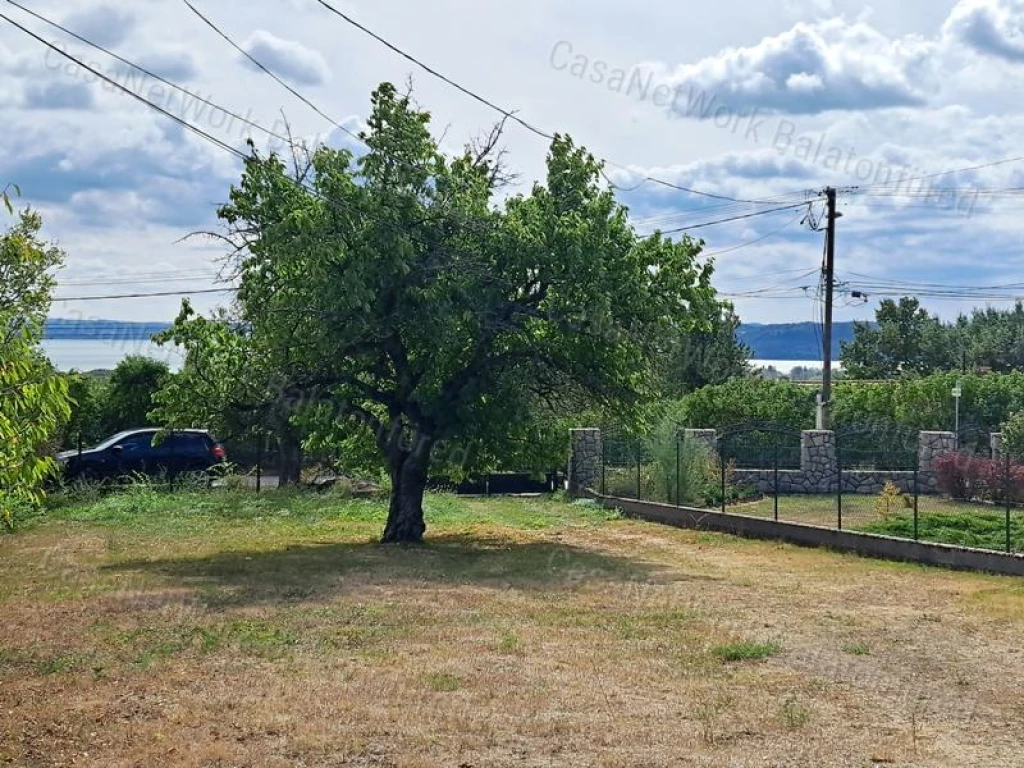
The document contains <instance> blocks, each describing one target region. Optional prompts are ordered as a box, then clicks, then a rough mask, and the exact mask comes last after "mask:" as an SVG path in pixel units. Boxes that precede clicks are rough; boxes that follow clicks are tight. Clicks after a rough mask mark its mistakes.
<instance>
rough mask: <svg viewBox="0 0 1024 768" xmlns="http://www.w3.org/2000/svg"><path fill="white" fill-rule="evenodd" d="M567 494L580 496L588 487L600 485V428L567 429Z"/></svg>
mask: <svg viewBox="0 0 1024 768" xmlns="http://www.w3.org/2000/svg"><path fill="white" fill-rule="evenodd" d="M569 445H570V449H571V451H572V453H571V455H570V456H569V496H571V497H573V498H575V497H578V496H582V495H583V493H584V491H587V490H588V489H591V490H593V489H599V488H600V487H601V468H602V463H603V462H604V452H603V450H602V447H601V430H600V429H572V430H569Z"/></svg>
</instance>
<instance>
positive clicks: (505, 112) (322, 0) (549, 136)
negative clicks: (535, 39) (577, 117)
mask: <svg viewBox="0 0 1024 768" xmlns="http://www.w3.org/2000/svg"><path fill="white" fill-rule="evenodd" d="M183 2H185V3H188V2H189V0H183ZM317 2H318V3H319V4H320V5H322V6H323V7H324V8H326V9H327V10H328V11H330V12H331V13H333V14H334V15H335V16H337V17H338V18H340V19H342V20H343V21H344V22H346V23H347V24H350V25H351V26H353V27H355V28H356V29H358V30H359V31H360V32H362V33H363V34H365V35H369V36H370V37H372V38H373V39H374V40H376V41H377V42H378V43H380V44H381V45H383V46H385V47H386V48H387V49H388V50H390V51H392V52H393V53H396V54H397V55H399V56H401V57H402V58H403V59H406V60H407V61H409V62H411V63H412V64H415V65H416V66H417V67H419V68H420V69H422V70H423V71H424V72H426V73H428V74H429V75H432V76H433V77H436V78H437V79H439V80H441V81H442V82H444V83H446V84H448V85H449V86H451V87H452V88H455V89H456V90H458V91H459V92H460V93H463V94H465V95H466V96H468V97H469V98H471V99H473V100H474V101H477V102H479V103H480V104H483V105H485V106H486V107H488V108H490V109H492V110H494V111H495V112H497V113H499V114H500V115H502V116H504V117H505V118H506V119H507V120H512V121H513V122H515V123H518V124H519V125H520V126H522V127H523V128H525V129H526V130H528V131H530V132H531V133H533V134H534V135H536V136H540V137H541V138H543V139H546V140H548V141H551V140H553V139H554V138H555V134H553V133H550V132H548V131H545V130H541V129H540V128H538V127H536V126H535V125H532V124H531V123H529V122H527V121H526V120H524V119H523V118H521V117H519V116H518V115H517V114H516V113H515V112H514V111H512V110H509V109H505V108H504V107H501V106H498V105H497V104H495V103H494V102H493V101H491V100H490V99H487V98H486V97H484V96H481V95H480V94H479V93H476V92H475V91H473V90H471V89H469V88H467V87H465V86H464V85H461V84H460V83H458V82H456V81H455V80H452V79H451V78H450V77H448V76H447V75H445V74H443V73H441V72H439V71H438V70H437V69H435V68H433V67H431V66H430V65H428V64H426V63H424V62H423V61H422V60H420V59H419V58H417V57H416V56H413V55H412V54H411V53H408V52H406V51H404V50H403V49H402V48H400V47H399V46H397V45H395V44H394V43H392V42H390V41H389V40H387V39H385V38H384V37H382V36H381V35H379V34H377V33H376V32H374V31H373V30H372V29H370V28H369V27H367V26H366V25H365V24H361V23H360V22H358V21H356V20H355V19H354V18H352V17H351V16H349V15H348V14H346V13H343V12H342V11H340V10H338V9H337V8H336V7H334V6H333V5H331V4H330V3H328V2H326V0H317ZM605 163H607V164H608V165H610V166H612V167H613V168H618V169H619V170H623V171H626V172H627V173H634V171H632V170H631V169H630V168H629V167H627V166H625V165H621V164H619V163H614V162H612V161H610V160H607V159H606V160H605ZM605 180H606V181H608V183H609V184H611V185H612V187H613V188H615V189H617V190H619V191H623V192H629V191H634V190H636V189H639V188H640V187H641V186H643V185H644V184H645V183H648V182H649V183H652V184H658V185H661V186H664V187H668V188H670V189H675V190H677V191H680V192H686V193H689V194H693V195H700V196H702V197H708V198H711V199H714V200H727V201H730V202H737V203H750V204H754V205H770V204H771V203H770V202H768V201H763V200H742V199H738V198H735V197H729V196H728V195H718V194H715V193H713V192H704V191H701V190H699V189H692V188H690V187H684V186H682V185H680V184H673V183H672V182H669V181H665V180H664V179H659V178H655V177H654V176H650V175H645V176H644V177H643V179H642V181H641V182H640V184H638V185H636V186H635V187H633V188H632V189H629V190H624V189H622V188H621V187H619V186H618V185H617V184H615V182H613V181H612V180H611V179H609V178H608V177H607V176H605Z"/></svg>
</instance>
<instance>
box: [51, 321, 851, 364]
mask: <svg viewBox="0 0 1024 768" xmlns="http://www.w3.org/2000/svg"><path fill="white" fill-rule="evenodd" d="M170 327H171V324H170V323H166V322H165V323H161V322H144V323H143V322H123V321H120V320H76V319H71V318H50V319H49V320H47V321H46V330H45V333H44V337H43V338H44V339H46V340H47V341H105V342H113V343H125V344H130V343H143V342H149V341H150V340H151V339H152V337H153V335H154V334H157V333H162V332H163V331H166V330H167V329H168V328H170ZM819 333H820V330H819V329H818V327H817V326H816V325H815V324H814V323H778V324H764V323H750V324H745V325H741V326H740V329H739V333H738V336H739V340H740V341H741V342H743V343H744V344H746V345H747V346H748V347H749V348H750V351H751V355H750V356H751V358H752V359H753V360H768V361H772V362H792V363H796V364H798V365H800V364H805V363H806V361H809V360H815V359H820V358H821V341H820V336H819V335H818V334H819ZM852 339H853V323H836V325H835V338H834V340H833V341H834V347H833V353H834V355H835V357H836V358H838V356H839V349H840V345H841V344H842V343H843V342H847V341H850V340H852Z"/></svg>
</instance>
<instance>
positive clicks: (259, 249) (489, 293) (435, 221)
mask: <svg viewBox="0 0 1024 768" xmlns="http://www.w3.org/2000/svg"><path fill="white" fill-rule="evenodd" d="M363 138H364V139H365V141H366V144H367V146H368V148H369V150H368V152H367V153H366V154H365V155H363V156H361V157H359V158H355V157H354V156H353V155H352V154H351V153H350V152H348V151H345V150H337V149H332V148H328V147H319V148H318V149H317V150H316V151H315V152H313V153H311V154H310V155H309V156H308V162H306V161H302V160H301V159H300V160H299V161H298V162H293V163H291V164H286V163H285V162H283V161H282V160H281V159H279V158H278V157H275V156H269V157H263V156H257V155H254V156H253V157H252V158H251V159H250V160H249V161H248V163H247V165H246V168H245V172H244V175H243V177H242V180H241V182H240V184H239V185H238V186H237V187H236V188H235V189H234V190H233V191H232V194H231V201H230V203H228V204H227V205H225V206H223V207H222V209H221V210H220V216H221V218H222V219H223V220H224V221H225V222H226V224H227V230H228V231H227V233H226V236H227V237H228V238H229V239H231V240H232V242H233V243H234V246H235V248H236V251H235V253H236V255H235V258H234V266H235V268H236V270H237V274H238V276H239V277H240V279H241V289H240V291H239V293H238V298H237V315H238V316H237V320H238V323H239V324H240V325H241V326H243V327H244V328H245V333H246V334H247V335H248V337H249V343H250V344H251V345H252V346H253V348H255V349H257V350H260V351H261V352H260V356H261V358H263V359H268V360H269V359H271V351H273V353H274V354H273V367H274V368H275V370H276V372H277V375H276V377H275V385H276V386H277V387H278V388H279V394H280V395H281V397H279V399H280V400H281V401H283V402H289V403H293V404H296V403H298V404H299V405H298V406H297V407H301V408H314V407H315V408H317V409H319V410H320V411H321V415H320V419H321V420H322V419H323V418H324V417H323V414H322V410H323V409H324V408H327V409H329V412H330V415H329V418H330V420H332V421H333V422H334V423H337V424H349V425H350V424H353V423H355V424H358V425H360V426H361V428H363V429H366V430H369V433H370V434H371V435H372V439H373V441H374V445H375V446H376V449H377V450H378V451H379V454H380V456H381V457H382V459H383V461H384V462H385V463H386V465H387V467H388V471H389V474H390V478H391V503H390V510H389V514H388V520H387V525H386V528H385V531H384V536H383V538H384V541H387V542H415V541H419V540H420V539H421V538H422V536H423V533H424V530H425V522H424V516H423V492H424V488H425V484H426V481H427V473H428V469H429V467H430V465H431V462H432V461H434V462H438V461H445V460H450V459H451V458H452V456H451V455H450V453H449V452H448V451H446V450H439V447H443V446H457V445H465V444H467V443H471V442H473V441H478V442H485V443H492V444H493V443H494V442H498V441H502V440H508V439H514V438H515V437H516V436H517V435H519V434H520V433H521V431H522V430H523V428H524V425H529V424H530V423H531V414H532V410H533V409H534V408H535V405H536V403H537V400H538V398H542V399H543V398H546V399H547V400H548V401H549V402H552V403H558V402H561V401H566V400H574V401H580V400H585V401H587V402H596V403H601V404H605V405H611V406H613V407H615V408H617V409H618V411H619V413H621V414H622V415H623V416H624V417H626V418H628V414H629V413H630V412H631V410H633V409H636V408H637V407H639V406H640V404H641V403H642V402H643V401H644V399H645V397H646V396H647V395H648V394H649V392H650V391H651V387H652V385H654V384H656V381H655V380H654V378H653V377H652V366H651V365H650V360H651V358H652V356H653V355H654V354H655V353H657V352H658V351H659V340H661V339H663V338H664V337H665V334H666V332H668V331H672V332H675V333H680V334H681V333H685V332H687V331H688V330H689V329H692V328H695V327H697V326H700V327H701V328H705V327H707V326H708V323H709V319H710V317H711V316H712V315H713V313H714V312H715V311H717V309H718V304H717V302H716V301H715V299H714V292H713V290H712V288H711V287H710V277H711V268H710V266H709V265H705V264H701V263H699V262H698V259H697V255H698V252H699V250H700V249H699V246H698V245H697V244H696V243H694V242H693V241H691V240H689V239H687V238H684V239H683V240H681V241H679V242H673V241H671V240H668V239H666V238H663V237H661V236H659V235H655V236H652V237H648V238H641V237H639V236H638V235H637V234H636V233H635V232H634V231H633V229H632V227H631V226H630V224H629V222H628V218H627V212H626V210H625V209H624V208H623V207H622V206H621V205H619V204H617V203H616V201H615V199H614V195H613V193H612V192H611V191H610V190H609V189H607V187H606V186H605V185H604V184H603V183H602V175H601V165H600V163H599V162H597V161H596V160H595V159H594V158H593V157H591V156H590V155H589V154H588V153H587V152H586V151H584V150H583V149H581V148H579V147H577V146H575V145H574V144H573V142H572V141H571V140H570V139H569V138H567V137H562V136H560V137H557V138H556V139H555V140H554V141H553V142H552V145H551V148H550V151H549V154H548V157H547V177H546V181H545V183H537V184H535V185H533V187H532V189H531V190H530V192H529V193H528V194H517V195H513V196H510V197H508V198H507V199H505V200H504V201H503V202H499V201H498V200H497V199H496V198H497V195H496V191H497V187H498V186H499V185H500V182H501V179H502V178H503V176H504V174H503V171H502V169H501V168H500V167H499V162H498V161H499V153H497V152H496V145H497V141H498V133H497V132H495V133H493V134H492V135H491V136H490V137H489V139H488V140H487V141H485V142H483V143H482V145H480V146H478V147H477V148H472V147H471V148H468V149H467V151H466V152H465V153H463V154H462V155H459V156H457V157H455V158H452V159H449V158H447V157H446V156H445V155H443V154H442V153H441V152H440V151H439V149H438V146H437V143H436V141H435V140H434V139H433V137H432V136H431V134H430V130H429V115H428V114H427V113H425V112H422V111H420V110H418V109H417V108H415V107H414V105H413V104H412V102H411V100H410V98H409V97H408V96H407V95H401V94H399V93H398V92H396V90H395V89H394V88H393V87H392V86H391V85H388V84H385V85H383V86H381V87H380V88H379V89H378V90H377V91H376V92H375V93H374V95H373V110H372V116H371V118H370V121H369V128H368V130H367V132H366V133H365V135H364V137H363Z"/></svg>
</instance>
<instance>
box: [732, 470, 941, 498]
mask: <svg viewBox="0 0 1024 768" xmlns="http://www.w3.org/2000/svg"><path fill="white" fill-rule="evenodd" d="M836 477H837V473H836V472H835V471H834V470H833V472H832V474H831V475H825V474H818V475H817V476H812V475H810V474H809V473H807V472H804V471H803V470H801V469H780V470H779V493H781V494H784V495H787V496H790V495H800V494H829V493H835V492H836ZM812 478H813V479H812ZM889 481H891V482H893V483H895V484H896V486H897V487H898V488H899V489H900V490H901V491H902V492H903V493H913V492H914V473H913V472H882V471H870V470H859V469H858V470H853V469H848V470H845V471H844V472H843V493H850V494H862V495H870V496H877V495H878V494H880V493H881V492H882V489H883V488H884V487H885V484H886V482H889ZM733 482H734V483H735V484H736V485H740V486H743V487H746V488H754V489H755V490H757V492H758V493H763V494H765V495H769V496H770V495H772V494H774V493H775V473H774V471H773V470H771V469H737V470H735V472H734V473H733ZM925 491H926V489H925V488H924V487H921V492H922V493H924V492H925Z"/></svg>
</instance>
